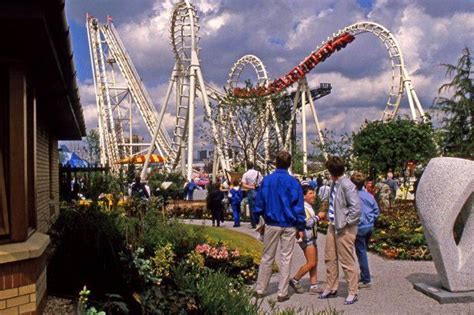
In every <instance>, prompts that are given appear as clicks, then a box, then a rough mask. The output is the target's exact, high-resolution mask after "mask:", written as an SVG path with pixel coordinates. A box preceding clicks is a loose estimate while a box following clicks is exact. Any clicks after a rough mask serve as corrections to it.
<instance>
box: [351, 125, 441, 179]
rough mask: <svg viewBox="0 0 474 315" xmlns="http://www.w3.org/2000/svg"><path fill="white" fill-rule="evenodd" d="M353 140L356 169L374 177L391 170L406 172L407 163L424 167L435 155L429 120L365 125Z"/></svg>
mask: <svg viewBox="0 0 474 315" xmlns="http://www.w3.org/2000/svg"><path fill="white" fill-rule="evenodd" d="M352 141H353V146H352V147H353V157H354V158H355V166H354V167H355V168H359V169H360V170H362V171H365V172H367V173H369V174H370V175H371V176H376V175H377V174H379V173H381V172H386V171H388V170H389V169H392V170H393V171H400V172H402V173H405V170H406V167H407V163H408V161H414V162H416V163H422V164H425V163H427V162H428V161H429V160H430V159H431V158H432V157H434V156H435V155H436V145H435V142H434V140H433V127H432V125H431V122H430V121H426V122H418V123H417V122H415V121H412V120H409V119H401V118H398V119H396V120H393V121H390V122H387V123H384V122H382V121H373V122H366V123H365V124H364V125H363V126H362V127H361V129H360V130H359V131H358V132H357V133H354V134H353V136H352Z"/></svg>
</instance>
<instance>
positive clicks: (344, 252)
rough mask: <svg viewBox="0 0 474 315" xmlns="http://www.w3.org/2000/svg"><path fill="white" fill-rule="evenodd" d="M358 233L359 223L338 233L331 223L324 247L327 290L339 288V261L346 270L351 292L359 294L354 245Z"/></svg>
mask: <svg viewBox="0 0 474 315" xmlns="http://www.w3.org/2000/svg"><path fill="white" fill-rule="evenodd" d="M356 235H357V225H352V226H346V227H344V228H343V229H342V230H341V231H339V232H338V233H337V234H336V229H335V227H334V225H332V224H330V225H329V227H328V232H327V235H326V247H325V249H324V262H325V263H326V289H327V290H331V291H334V290H337V287H338V285H339V266H338V262H339V263H340V264H341V267H342V270H343V271H344V276H345V278H346V281H347V287H348V291H349V294H358V292H359V289H358V282H359V274H358V272H357V269H356V258H355V246H354V242H355V238H356Z"/></svg>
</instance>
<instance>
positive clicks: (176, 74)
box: [87, 0, 424, 180]
mask: <svg viewBox="0 0 474 315" xmlns="http://www.w3.org/2000/svg"><path fill="white" fill-rule="evenodd" d="M199 29H200V27H199V18H198V16H197V12H196V9H195V7H194V6H193V5H192V4H191V3H190V2H189V1H188V0H180V1H178V3H177V4H176V5H175V7H174V10H173V12H172V15H171V21H170V38H171V45H172V49H173V52H174V56H175V64H174V66H173V70H172V72H171V76H170V81H169V85H168V88H167V91H166V94H165V96H164V99H163V102H162V103H161V108H160V110H159V112H158V113H157V111H156V110H155V106H154V105H153V102H152V101H151V97H150V96H149V94H148V92H147V90H146V88H145V86H144V84H143V82H142V80H141V79H140V77H139V75H138V72H137V70H136V69H135V67H134V65H133V63H132V61H131V59H130V57H129V55H128V53H127V52H126V50H125V47H124V45H123V43H122V42H121V40H120V37H119V35H118V33H117V31H116V29H115V27H114V25H113V23H112V20H111V19H110V18H109V19H108V21H107V23H106V24H101V23H99V21H98V20H97V19H96V18H94V17H92V16H88V17H87V31H88V38H89V47H90V52H91V61H92V68H93V77H94V86H95V91H96V101H97V110H98V119H99V137H100V146H101V163H103V164H108V165H110V166H111V167H112V168H114V169H117V168H118V166H117V164H116V163H117V162H118V161H119V160H120V159H122V158H124V157H126V156H128V155H130V154H132V152H133V148H134V147H139V146H142V147H143V146H145V149H147V155H148V156H149V155H150V154H151V153H152V152H153V151H154V150H155V149H156V150H157V151H158V153H159V154H160V155H161V156H163V157H164V158H165V161H166V163H165V167H166V168H167V169H168V170H173V169H177V168H179V169H181V172H182V173H183V175H184V176H185V177H186V178H187V179H188V180H189V179H191V178H192V175H193V169H192V164H193V152H194V141H193V140H194V127H195V126H194V125H195V122H194V119H195V108H196V106H197V99H198V97H200V103H201V105H202V106H203V108H204V113H205V116H206V118H207V121H209V123H210V128H211V134H212V138H213V139H212V140H213V144H214V148H215V150H214V152H215V154H214V162H215V163H214V166H215V167H217V165H219V166H220V167H221V168H222V169H223V170H231V169H232V167H233V165H234V164H235V163H236V162H237V161H238V159H239V155H237V156H230V153H229V152H231V151H232V147H233V143H234V142H237V143H239V142H242V141H243V140H242V139H241V138H240V137H239V134H241V130H239V128H238V126H236V125H235V124H234V123H233V121H234V120H233V119H232V118H233V115H235V114H236V109H235V108H233V107H232V105H231V104H226V103H225V101H224V99H225V98H226V96H228V95H229V94H230V95H231V96H232V97H233V98H236V99H239V98H240V99H246V98H264V99H265V109H264V110H263V111H262V112H261V113H260V115H262V116H261V118H262V119H261V121H265V122H267V123H266V124H264V126H260V127H261V128H263V129H264V130H263V132H264V134H265V135H264V137H263V147H264V148H263V152H262V155H260V153H257V156H253V157H252V158H253V159H254V160H255V161H256V162H257V164H261V165H265V163H266V162H267V161H268V160H269V157H270V152H269V150H270V149H269V147H270V144H269V141H270V139H269V129H270V125H271V127H272V128H273V131H274V133H275V135H276V141H277V142H278V146H279V147H280V148H286V149H288V146H289V144H290V142H291V141H290V137H291V130H292V129H293V126H294V124H295V123H296V119H297V118H296V117H297V112H298V111H299V109H301V115H300V117H301V132H302V152H303V167H304V170H303V171H304V173H306V171H307V168H306V165H307V136H306V135H307V124H306V120H307V119H306V110H305V109H306V106H308V107H309V109H310V112H311V116H312V118H313V120H314V123H315V126H316V131H317V133H318V136H319V140H320V141H323V139H322V134H321V128H320V125H319V120H318V116H317V111H316V108H315V106H314V102H313V97H312V96H311V90H310V87H309V85H308V82H307V79H306V74H308V73H309V72H310V71H311V70H312V69H313V68H315V67H316V66H317V65H318V64H320V63H322V62H324V61H325V60H326V59H327V58H329V57H330V56H331V55H332V54H333V53H335V52H337V51H339V50H341V49H343V48H344V47H346V46H347V45H348V44H350V43H351V42H353V41H354V40H355V39H356V38H357V36H359V35H361V34H364V33H370V34H373V35H375V37H376V38H378V39H379V40H380V41H381V42H382V43H383V44H384V45H385V47H386V49H387V51H388V56H389V59H390V63H391V70H392V76H391V77H392V80H391V85H390V89H389V92H388V98H387V101H386V105H385V109H384V111H383V113H382V117H381V119H382V120H383V121H390V120H392V119H393V118H394V117H395V116H396V114H397V111H398V108H399V106H400V101H401V98H402V95H403V93H404V92H405V91H406V94H407V97H408V103H409V107H410V111H411V118H412V119H413V120H417V119H418V118H423V117H424V111H423V109H422V107H421V104H420V101H419V100H418V97H417V95H416V92H415V89H414V87H413V84H412V82H411V79H410V77H409V76H408V73H407V71H406V69H405V63H404V59H403V55H402V51H401V49H400V46H399V45H398V43H397V40H396V39H395V37H394V36H393V35H392V34H391V33H390V32H389V31H388V30H387V29H386V28H385V27H383V26H382V25H380V24H377V23H373V22H361V23H355V24H352V25H350V26H347V27H345V28H343V29H341V30H339V31H338V32H336V33H334V34H333V35H332V36H330V37H329V38H328V39H327V40H326V41H324V42H322V43H321V45H320V46H318V47H317V48H316V49H315V50H314V51H312V52H311V53H310V54H309V55H308V56H307V57H306V58H304V59H303V60H302V61H301V62H300V63H299V64H298V65H297V66H296V67H294V68H293V69H291V71H289V72H288V73H287V74H285V75H283V76H281V77H279V78H277V79H274V80H273V81H270V79H269V78H268V74H267V71H266V69H265V66H264V64H263V63H262V61H261V60H260V59H259V58H258V57H256V56H253V55H245V56H243V57H242V58H240V59H239V60H238V61H237V62H236V63H235V64H234V66H233V67H232V68H231V71H230V73H229V78H228V80H227V83H226V84H225V92H224V91H220V90H219V89H217V88H215V87H213V86H212V85H210V84H208V83H207V82H206V81H205V80H204V77H203V74H202V69H201V64H200V60H199V51H200V46H199V42H200V36H199ZM246 67H251V69H253V71H254V72H255V74H256V77H257V80H256V83H255V85H254V86H252V87H245V88H242V87H239V86H238V84H239V79H240V77H241V74H242V72H243V71H244V69H245V68H246ZM117 70H119V72H120V74H121V75H122V78H123V79H122V80H121V82H118V81H119V80H117V79H116V75H115V72H116V71H117ZM294 85H296V93H294V99H293V106H292V109H291V117H289V127H288V128H287V130H286V133H285V132H284V130H283V128H282V126H280V124H279V122H278V119H277V116H276V113H275V108H274V105H273V102H272V100H271V96H272V95H274V94H277V93H282V92H285V91H286V90H287V89H288V88H290V87H292V86H294ZM172 95H174V97H171V96H172ZM172 99H174V102H173V101H172ZM211 101H212V102H213V103H214V104H215V106H211ZM171 103H174V106H171ZM298 104H301V106H298ZM234 107H235V106H234ZM134 109H137V110H138V112H139V113H140V116H141V118H142V120H143V121H144V123H145V126H146V128H147V130H148V133H149V135H150V137H151V142H150V143H145V144H143V143H134V142H133V141H132V140H133V135H132V129H133V124H134V123H136V119H134V117H133V112H134ZM171 109H174V111H175V127H174V132H173V134H172V136H170V135H169V134H168V132H167V130H166V129H165V128H164V125H163V119H164V116H165V113H167V112H168V111H170V110H171ZM224 121H225V122H226V123H225V124H224V123H223V122H224ZM270 121H271V124H269V123H268V122H270ZM127 127H128V130H127ZM252 128H256V129H258V128H259V126H252ZM127 131H128V133H127ZM229 131H233V133H232V134H233V135H235V137H232V138H233V139H229V137H228V132H229ZM127 137H128V138H127ZM144 151H145V150H142V151H138V152H139V153H143V152H144ZM240 158H241V157H240ZM148 162H149V158H148V159H145V164H144V167H143V170H142V179H144V178H145V176H146V170H147V167H148ZM215 171H216V170H215Z"/></svg>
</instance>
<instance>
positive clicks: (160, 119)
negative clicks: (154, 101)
mask: <svg viewBox="0 0 474 315" xmlns="http://www.w3.org/2000/svg"><path fill="white" fill-rule="evenodd" d="M175 74H176V65H175V66H174V68H173V74H172V76H171V78H172V79H171V80H170V83H169V84H168V89H167V90H166V95H165V99H164V102H163V103H162V105H161V111H160V116H159V117H158V122H157V125H156V129H155V132H154V133H153V138H152V140H151V143H150V147H149V148H148V151H147V154H146V159H145V163H144V164H143V169H142V172H141V174H140V178H141V181H142V182H143V181H145V179H146V169H147V168H148V164H149V162H150V157H151V154H152V152H153V150H154V148H155V143H156V139H157V138H158V134H159V132H160V130H161V124H162V122H163V117H164V116H165V113H166V108H167V107H168V101H169V99H170V95H171V91H172V89H173V86H174V84H175V82H176V80H175ZM160 154H161V153H160Z"/></svg>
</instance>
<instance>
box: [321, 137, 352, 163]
mask: <svg viewBox="0 0 474 315" xmlns="http://www.w3.org/2000/svg"><path fill="white" fill-rule="evenodd" d="M321 133H322V134H323V140H324V144H322V143H321V141H319V140H318V141H317V142H316V141H314V142H313V144H314V145H316V146H317V147H318V149H319V150H320V151H321V152H325V153H327V154H328V155H335V156H339V157H341V158H342V159H344V161H345V162H346V168H347V169H349V170H351V169H352V136H351V135H349V134H347V133H344V134H341V135H336V133H335V132H334V131H332V130H327V129H324V130H323V131H322V132H321ZM320 160H321V161H325V159H324V156H322V155H321V156H320Z"/></svg>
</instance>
